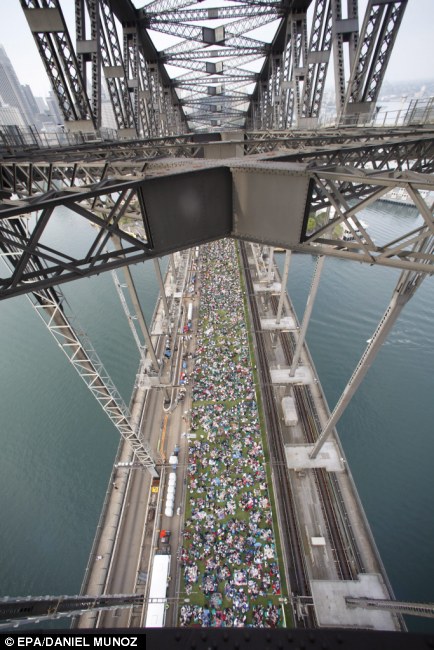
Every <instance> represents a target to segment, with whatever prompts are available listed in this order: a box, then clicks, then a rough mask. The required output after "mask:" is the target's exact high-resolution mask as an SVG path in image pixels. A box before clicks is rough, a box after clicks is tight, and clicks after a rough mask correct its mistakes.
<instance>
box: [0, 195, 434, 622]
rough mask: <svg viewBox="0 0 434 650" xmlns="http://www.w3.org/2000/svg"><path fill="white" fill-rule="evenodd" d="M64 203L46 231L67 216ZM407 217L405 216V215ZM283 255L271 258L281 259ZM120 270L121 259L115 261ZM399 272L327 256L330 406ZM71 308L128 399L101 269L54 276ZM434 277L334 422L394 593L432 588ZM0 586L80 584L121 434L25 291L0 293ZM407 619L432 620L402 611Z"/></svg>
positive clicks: (26, 590) (379, 232)
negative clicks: (63, 278)
mask: <svg viewBox="0 0 434 650" xmlns="http://www.w3.org/2000/svg"><path fill="white" fill-rule="evenodd" d="M362 218H363V221H365V222H366V223H367V224H368V226H369V233H370V235H371V236H372V237H374V239H376V240H377V241H381V240H382V238H383V237H384V236H386V234H388V233H391V232H394V233H398V232H400V229H402V228H406V229H407V228H408V229H410V228H411V227H414V225H415V223H416V221H417V219H418V216H417V213H416V211H415V210H414V209H412V208H407V207H406V206H394V205H391V204H386V203H383V204H377V206H376V207H375V208H371V209H370V210H366V211H365V212H364V213H363V215H362ZM74 219H75V218H74V217H72V215H70V214H69V213H68V212H67V211H64V212H62V213H61V218H60V219H59V224H58V225H57V226H56V227H55V229H54V231H53V233H52V236H53V238H62V237H64V232H65V227H66V226H68V225H69V226H71V225H72V226H73V227H74V232H75V233H76V234H75V237H76V243H75V244H74V246H75V245H76V246H80V245H81V243H82V242H83V241H85V240H86V239H87V238H88V237H90V236H92V235H93V234H94V233H93V232H92V231H91V229H90V227H89V226H87V225H82V226H81V225H79V224H78V223H77V224H76V223H75V221H74ZM409 224H410V227H409ZM281 261H283V260H280V261H279V264H280V262H281ZM314 263H315V260H314V258H313V257H311V256H300V255H298V256H295V255H294V256H293V258H292V262H291V270H290V276H289V280H288V289H289V291H290V294H291V297H292V300H293V302H294V305H295V307H296V309H297V311H298V313H299V317H301V315H302V312H303V309H304V305H305V302H306V297H307V292H308V290H309V286H310V282H311V276H312V272H313V269H314ZM133 272H134V276H135V278H136V281H137V285H138V289H139V292H140V295H141V297H142V304H143V308H144V311H145V314H146V316H147V318H148V319H150V318H151V315H152V312H153V309H154V306H155V299H156V295H157V287H156V281H155V279H154V270H153V265H152V263H148V264H147V265H138V266H136V267H134V271H133ZM119 273H121V272H119ZM398 273H399V272H397V271H394V270H390V269H381V268H371V267H368V266H366V265H360V264H357V263H353V262H343V261H340V260H336V259H331V258H329V259H327V260H326V264H325V268H324V272H323V275H322V278H321V283H320V288H319V291H318V296H317V300H316V304H315V307H314V311H313V315H312V320H311V325H310V328H309V331H308V337H307V339H308V344H309V346H310V350H311V353H312V356H313V359H314V361H315V364H316V367H317V371H318V374H319V377H320V380H321V382H322V385H323V388H324V390H325V393H326V396H327V399H328V401H329V405H330V408H331V409H332V408H333V406H334V404H335V403H336V400H337V399H338V397H339V395H340V393H341V392H342V390H343V388H344V386H345V384H346V382H347V380H348V379H349V377H350V376H351V373H352V370H353V368H354V366H355V364H356V363H357V361H358V359H359V358H360V356H361V354H362V352H363V350H364V347H365V346H366V340H367V339H368V338H370V337H371V336H372V333H373V331H374V329H375V326H376V324H377V322H378V319H379V318H380V316H381V315H382V313H383V311H384V309H385V307H386V306H387V303H388V301H389V299H390V296H391V293H392V290H393V287H394V284H395V282H396V279H397V277H398ZM63 289H64V293H65V294H66V297H67V298H68V300H69V302H70V305H71V308H72V309H73V311H74V312H75V313H76V314H77V315H78V317H79V320H80V322H81V324H82V325H83V327H84V329H85V330H86V331H87V333H88V334H89V337H90V339H91V341H92V342H93V344H94V346H95V348H96V350H97V352H98V354H99V355H100V357H101V359H102V361H103V363H104V365H105V366H106V368H107V369H108V371H109V373H110V375H111V376H112V378H113V380H114V382H115V384H116V385H117V386H118V388H119V390H120V392H121V394H122V395H123V397H124V399H125V400H126V401H128V399H129V395H130V393H131V390H132V386H133V384H134V379H135V373H136V371H137V367H138V353H137V349H136V347H135V343H134V340H133V337H132V335H131V333H130V329H129V327H128V324H127V321H126V319H125V316H124V313H123V311H122V308H121V306H120V302H119V299H118V296H117V293H116V291H115V289H114V286H113V282H112V278H111V275H110V274H104V275H102V276H99V277H95V278H92V279H89V280H80V281H78V282H75V283H71V284H69V285H64V287H63ZM433 305H434V280H433V279H430V278H428V279H426V280H425V282H424V283H423V284H422V286H421V288H420V289H419V291H418V292H417V293H416V296H415V297H414V298H412V300H411V301H410V302H409V304H408V305H407V306H406V307H405V309H404V311H403V313H402V314H401V317H400V318H399V320H398V322H397V323H396V325H395V327H394V329H393V331H392V333H391V334H390V336H389V339H388V340H387V342H386V343H385V344H384V345H383V347H382V349H381V351H380V353H379V355H378V358H377V360H376V361H375V363H374V365H373V367H372V368H371V369H370V371H369V373H368V375H367V377H366V379H365V381H364V382H363V384H362V386H361V387H360V389H359V391H358V393H357V395H356V397H355V398H354V399H353V401H352V403H351V404H350V406H349V407H348V409H347V411H346V413H345V414H344V416H343V417H342V419H341V421H340V423H339V424H338V430H339V432H340V437H341V440H342V442H343V445H344V448H345V451H346V455H347V458H348V461H349V463H350V467H351V470H352V473H353V476H354V479H355V481H356V484H357V487H358V490H359V493H360V496H361V499H362V502H363V504H364V507H365V510H366V513H367V515H368V519H369V521H370V524H371V527H372V530H373V533H374V537H375V540H376V542H377V545H378V548H379V551H380V554H381V556H382V559H383V562H384V564H385V567H386V570H387V572H388V575H389V578H390V581H391V583H392V586H393V588H394V591H395V595H396V597H397V598H399V599H405V600H414V601H431V602H432V601H434V554H433V553H432V548H433V542H434V515H433V508H432V496H433V494H434V472H433V459H434V436H432V430H433V422H434V400H433V399H432V389H433V373H432V369H433V367H434V329H433V327H432V324H431V320H432V318H433V317H434V310H433ZM0 326H1V331H2V338H1V351H2V364H1V368H0V372H1V374H2V382H1V386H2V419H1V427H0V439H1V449H2V454H1V456H0V508H1V515H2V526H1V528H0V548H1V551H2V552H1V555H0V590H1V594H3V595H28V594H41V595H45V594H73V593H77V592H78V590H79V589H80V585H81V580H82V577H83V573H84V569H85V566H86V562H87V558H88V554H89V550H90V546H91V544H92V540H93V536H94V533H95V528H96V524H97V521H98V517H99V514H100V509H101V505H102V501H103V498H104V493H105V489H106V486H107V480H108V477H109V474H110V470H111V466H112V462H113V458H114V454H115V451H116V448H117V444H118V434H117V432H116V430H115V428H114V427H113V426H112V425H111V423H110V422H109V420H108V418H107V417H106V416H105V414H104V413H103V412H102V410H101V409H100V407H99V405H98V404H97V403H96V402H95V401H94V398H93V397H92V396H91V394H90V392H89V391H88V389H87V388H86V387H85V385H84V383H83V382H82V381H81V380H80V379H79V377H78V376H77V375H76V373H75V370H74V369H73V368H72V367H71V366H70V364H69V362H68V361H67V359H66V357H65V356H64V355H63V354H62V353H61V351H60V350H59V349H58V348H57V346H56V344H55V342H54V339H52V337H51V336H50V334H49V333H48V331H47V330H46V328H45V327H44V325H43V324H42V323H41V321H40V319H39V317H38V316H37V315H36V314H35V313H34V311H33V310H32V307H31V306H30V303H29V302H28V301H27V299H26V298H24V297H22V298H14V299H11V300H8V301H4V302H2V303H1V304H0ZM408 624H409V628H410V629H412V630H415V631H417V630H424V631H428V630H430V631H433V630H434V623H433V622H429V621H424V620H421V619H419V620H418V619H415V618H412V619H408Z"/></svg>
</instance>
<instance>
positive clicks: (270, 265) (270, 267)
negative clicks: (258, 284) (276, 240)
mask: <svg viewBox="0 0 434 650" xmlns="http://www.w3.org/2000/svg"><path fill="white" fill-rule="evenodd" d="M273 278H274V246H270V252H269V256H268V282H270V283H271V282H273Z"/></svg>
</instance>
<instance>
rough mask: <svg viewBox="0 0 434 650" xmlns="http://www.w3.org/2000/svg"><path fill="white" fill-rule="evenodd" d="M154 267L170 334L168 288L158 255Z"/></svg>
mask: <svg viewBox="0 0 434 650" xmlns="http://www.w3.org/2000/svg"><path fill="white" fill-rule="evenodd" d="M154 269H155V275H156V276H157V281H158V286H159V287H160V295H161V299H162V301H163V309H164V314H165V316H166V320H167V333H168V334H170V311H169V305H168V303H167V296H166V288H165V286H164V281H163V276H162V274H161V268H160V260H159V259H158V257H154Z"/></svg>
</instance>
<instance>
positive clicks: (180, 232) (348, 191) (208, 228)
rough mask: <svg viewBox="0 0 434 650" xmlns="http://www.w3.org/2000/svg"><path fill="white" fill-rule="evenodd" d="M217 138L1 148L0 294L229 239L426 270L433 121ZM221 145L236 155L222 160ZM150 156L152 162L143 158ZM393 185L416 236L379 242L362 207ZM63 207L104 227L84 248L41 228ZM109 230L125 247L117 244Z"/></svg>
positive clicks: (433, 186)
mask: <svg viewBox="0 0 434 650" xmlns="http://www.w3.org/2000/svg"><path fill="white" fill-rule="evenodd" d="M362 131H363V130H362ZM359 138H360V129H359ZM294 140H295V141H294ZM246 142H248V143H249V144H248V145H247V144H246ZM215 144H216V143H207V144H201V145H200V147H199V148H197V147H196V148H195V147H193V150H192V148H191V147H192V143H188V144H187V145H186V144H184V145H182V146H181V151H180V153H181V156H179V155H177V156H176V157H170V158H161V157H160V156H161V151H160V149H159V147H158V146H157V147H156V148H153V147H155V143H153V142H151V141H147V142H140V143H138V142H137V143H135V144H134V143H128V144H123V145H119V143H118V144H117V145H113V147H112V148H110V149H108V150H107V149H106V148H101V147H98V146H95V147H93V148H87V149H86V152H84V151H80V150H76V151H73V150H63V151H62V150H58V151H54V152H50V151H41V150H39V151H37V152H33V153H32V154H30V156H29V154H28V153H26V154H25V156H26V158H23V155H18V154H17V153H16V152H13V153H12V155H8V156H5V157H4V158H3V160H2V161H1V162H0V181H1V183H0V191H1V197H0V198H1V200H0V220H1V229H0V248H1V250H2V252H3V255H4V258H5V259H6V260H7V261H8V266H9V268H10V275H9V276H6V277H3V278H1V279H0V298H7V297H9V296H13V295H18V294H23V293H28V292H29V291H33V290H38V289H46V288H48V287H53V286H56V285H59V284H62V283H64V282H68V281H70V280H75V279H77V278H81V277H86V276H90V275H95V274H99V273H101V272H103V271H107V270H112V269H114V268H116V267H120V266H124V265H125V264H131V263H136V262H140V261H144V260H146V259H150V258H155V257H160V256H163V255H167V254H168V253H172V252H175V251H178V250H182V249H185V248H188V247H190V246H195V245H198V244H202V243H205V242H209V241H212V240H215V239H220V238H222V237H228V236H230V237H234V238H237V239H242V240H247V241H253V242H257V243H261V244H265V245H272V246H279V247H282V248H285V249H289V250H292V251H298V252H306V253H315V254H325V255H332V256H339V257H342V258H344V259H352V260H357V261H361V262H365V263H368V264H379V265H384V266H392V267H395V268H400V269H407V270H415V271H421V272H423V273H426V272H428V273H430V272H431V270H430V267H431V264H432V263H433V260H434V257H433V250H432V247H428V249H427V248H426V246H425V249H424V251H423V254H422V253H421V252H418V246H419V244H420V243H421V242H423V241H425V238H426V237H432V206H429V205H428V204H427V203H426V202H425V200H424V198H423V192H426V191H427V190H428V191H429V190H433V189H434V176H433V174H432V171H433V169H434V135H433V133H432V131H430V130H429V129H421V130H420V132H415V133H413V135H410V134H409V133H408V132H407V131H401V130H400V129H396V130H394V131H392V132H388V133H378V132H377V133H375V135H374V134H372V133H370V132H369V131H365V132H364V138H363V139H362V138H360V140H359V141H357V138H356V141H352V142H349V136H348V134H345V135H342V134H341V135H340V137H339V135H338V136H337V134H336V132H334V133H332V132H329V133H322V134H321V135H318V134H317V135H316V137H315V136H312V137H311V138H307V136H306V135H305V134H303V135H301V134H300V135H299V136H298V137H296V136H295V135H294V133H293V134H291V135H289V134H285V135H284V134H281V135H280V136H279V138H276V137H275V136H274V137H273V136H271V135H269V136H268V138H265V139H263V140H259V138H258V139H257V140H256V144H255V146H254V147H253V149H252V146H253V145H252V141H251V140H247V141H246V140H244V136H241V137H240V136H238V139H235V140H234V141H232V142H231V141H226V142H222V143H221V144H222V145H224V146H223V149H222V150H221V149H219V148H218V149H216V147H215ZM306 144H309V147H306ZM267 149H269V150H267ZM178 151H179V149H178ZM222 153H223V154H224V155H225V156H227V155H228V154H229V155H230V156H231V155H232V156H234V157H229V158H228V157H224V158H220V156H221V155H222ZM240 153H241V155H239V154H240ZM145 154H146V155H150V156H151V158H150V159H145V160H144V159H143V156H145ZM237 154H238V156H237ZM242 154H244V155H242ZM192 155H193V157H191V156H192ZM198 155H200V156H201V157H200V158H199V157H196V156H198ZM60 157H62V158H63V160H59V158H60ZM213 158H214V159H213ZM393 188H404V189H405V190H406V191H407V193H408V194H409V195H410V196H411V198H412V199H413V201H414V203H415V204H416V205H417V207H418V209H419V211H420V213H421V214H422V217H423V219H424V223H423V225H422V226H421V228H420V229H418V232H417V233H413V232H412V233H406V235H404V236H403V237H401V238H400V239H399V240H394V241H391V242H382V243H381V245H379V244H377V243H375V242H374V241H373V240H372V239H371V238H370V237H369V235H368V234H367V233H366V231H364V229H363V227H362V225H361V224H360V222H359V220H358V218H357V213H358V211H360V210H362V209H363V208H365V207H367V206H368V205H370V204H372V203H373V202H374V201H375V200H377V199H379V198H381V197H382V196H383V195H384V194H385V193H386V192H388V191H389V190H391V189H393ZM59 206H64V207H66V208H69V209H70V210H72V211H73V212H74V213H75V214H76V215H77V216H78V218H81V219H86V220H88V221H89V222H90V223H91V224H93V225H96V226H97V227H98V228H97V229H96V230H95V236H94V239H93V241H92V243H91V245H90V246H89V248H88V249H87V250H85V251H80V256H75V257H74V255H73V254H71V252H70V251H62V250H58V249H56V248H55V247H53V245H52V243H51V241H50V239H49V237H47V235H46V233H47V231H48V230H49V225H50V222H51V221H52V220H58V219H59V214H58V213H57V212H56V210H55V208H57V207H59ZM330 208H332V212H331V213H329V220H328V222H327V223H326V224H325V225H324V222H323V221H322V222H321V223H322V225H321V226H318V227H315V228H314V229H313V230H312V228H311V226H310V230H308V222H309V216H311V215H312V214H315V213H316V212H318V211H319V210H324V209H330ZM31 214H32V215H33V216H34V218H33V219H29V218H28V217H29V216H30V215H31ZM133 222H134V223H135V225H137V224H138V223H140V224H141V231H140V236H136V235H137V233H133V232H132V230H131V224H132V223H133ZM335 226H344V227H345V228H347V229H349V230H350V231H352V232H353V234H354V238H353V240H352V241H345V242H343V241H342V240H341V239H340V238H339V237H338V236H336V234H335V232H336V231H335V230H334V229H335ZM360 233H361V234H360ZM71 237H72V238H73V237H74V233H73V232H71ZM113 237H115V238H118V239H119V241H120V242H121V246H120V247H119V246H116V247H115V246H113V245H111V241H112V238H113Z"/></svg>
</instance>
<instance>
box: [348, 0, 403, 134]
mask: <svg viewBox="0 0 434 650" xmlns="http://www.w3.org/2000/svg"><path fill="white" fill-rule="evenodd" d="M406 6H407V0H386V1H384V2H381V3H379V2H378V1H377V2H376V1H375V0H370V2H369V4H368V7H367V10H366V14H365V19H364V21H363V26H362V29H361V33H360V38H359V44H358V47H357V51H356V54H355V60H356V64H355V65H353V66H352V69H351V77H350V80H349V83H348V87H347V91H346V97H345V102H344V105H343V119H344V120H346V121H347V122H348V120H349V119H351V116H355V118H354V117H353V118H352V119H353V120H354V119H355V120H356V121H357V119H358V116H359V115H363V116H365V118H366V117H369V116H370V113H371V112H372V110H373V108H374V107H375V103H376V101H377V98H378V93H379V90H380V86H381V83H382V81H383V78H384V73H385V71H386V66H387V62H388V60H389V58H390V55H391V53H392V49H393V43H394V41H395V39H396V35H397V33H398V29H399V26H400V24H401V21H402V17H403V15H404V11H405V8H406Z"/></svg>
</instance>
